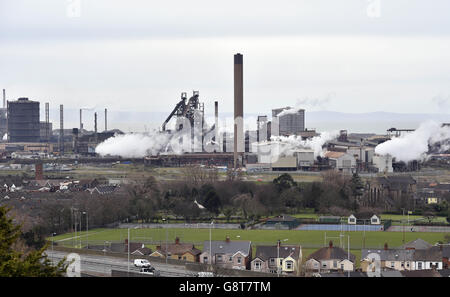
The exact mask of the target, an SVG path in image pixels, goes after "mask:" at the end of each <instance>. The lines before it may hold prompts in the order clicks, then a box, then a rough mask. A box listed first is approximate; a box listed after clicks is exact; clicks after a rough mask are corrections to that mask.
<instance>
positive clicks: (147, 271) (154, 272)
mask: <svg viewBox="0 0 450 297" xmlns="http://www.w3.org/2000/svg"><path fill="white" fill-rule="evenodd" d="M140 273H142V274H148V275H153V276H159V271H158V270H156V269H155V267H142V268H141V270H140Z"/></svg>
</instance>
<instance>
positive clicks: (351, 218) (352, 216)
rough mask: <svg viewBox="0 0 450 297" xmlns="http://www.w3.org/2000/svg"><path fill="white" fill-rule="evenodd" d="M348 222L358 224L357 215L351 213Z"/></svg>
mask: <svg viewBox="0 0 450 297" xmlns="http://www.w3.org/2000/svg"><path fill="white" fill-rule="evenodd" d="M348 224H349V225H356V217H355V216H354V215H350V216H349V217H348Z"/></svg>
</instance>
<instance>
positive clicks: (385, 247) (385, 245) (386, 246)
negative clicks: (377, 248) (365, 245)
mask: <svg viewBox="0 0 450 297" xmlns="http://www.w3.org/2000/svg"><path fill="white" fill-rule="evenodd" d="M384 250H385V251H387V250H388V244H387V242H386V243H385V244H384Z"/></svg>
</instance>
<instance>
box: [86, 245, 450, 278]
mask: <svg viewBox="0 0 450 297" xmlns="http://www.w3.org/2000/svg"><path fill="white" fill-rule="evenodd" d="M89 248H91V249H99V250H105V249H106V250H107V251H112V252H125V253H126V252H128V242H127V240H125V242H124V243H111V244H110V245H109V246H104V245H101V246H89ZM130 253H131V254H132V255H138V256H151V257H159V258H166V257H167V258H168V259H174V260H181V261H185V262H198V263H203V264H214V265H216V266H217V267H222V268H229V269H240V270H252V271H257V272H265V273H275V274H281V275H290V276H300V274H301V271H302V270H304V271H303V272H304V273H305V275H306V276H314V275H320V276H324V275H327V274H332V273H350V272H352V273H353V272H355V264H356V256H355V255H353V254H352V253H350V252H349V251H348V250H344V249H343V248H341V247H337V246H333V242H332V241H330V242H329V244H328V246H327V247H323V248H320V249H318V250H316V251H315V252H313V253H311V254H310V255H309V256H308V257H307V258H306V259H305V263H304V264H303V263H302V261H303V255H302V248H301V246H298V245H283V244H281V241H278V242H277V244H274V245H258V246H257V247H256V252H255V255H252V243H251V241H232V240H230V238H229V237H227V238H226V239H225V240H219V241H217V240H214V241H204V242H203V250H200V249H197V248H196V247H195V245H194V244H192V243H182V242H180V239H179V238H178V237H177V238H176V239H175V242H173V243H166V244H160V245H158V246H157V247H156V250H155V251H152V250H151V249H149V248H146V247H145V246H144V244H142V243H130ZM449 254H450V246H443V245H440V246H432V245H431V244H429V243H427V242H425V241H423V240H421V239H418V240H415V241H412V242H410V243H407V244H405V245H403V246H401V247H399V248H396V249H389V248H388V247H387V244H386V245H385V248H384V249H382V250H376V249H363V250H362V257H361V263H360V264H361V265H360V269H359V270H358V271H359V272H361V273H368V272H370V269H372V268H374V267H375V265H372V264H373V263H374V262H375V260H379V261H380V262H379V263H380V267H379V268H380V270H381V271H383V272H385V271H418V270H443V269H448V268H449V267H448V266H449V265H448V264H449Z"/></svg>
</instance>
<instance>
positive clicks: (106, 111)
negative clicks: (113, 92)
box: [105, 108, 108, 132]
mask: <svg viewBox="0 0 450 297" xmlns="http://www.w3.org/2000/svg"><path fill="white" fill-rule="evenodd" d="M106 131H108V110H107V109H106V108H105V132H106Z"/></svg>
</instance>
